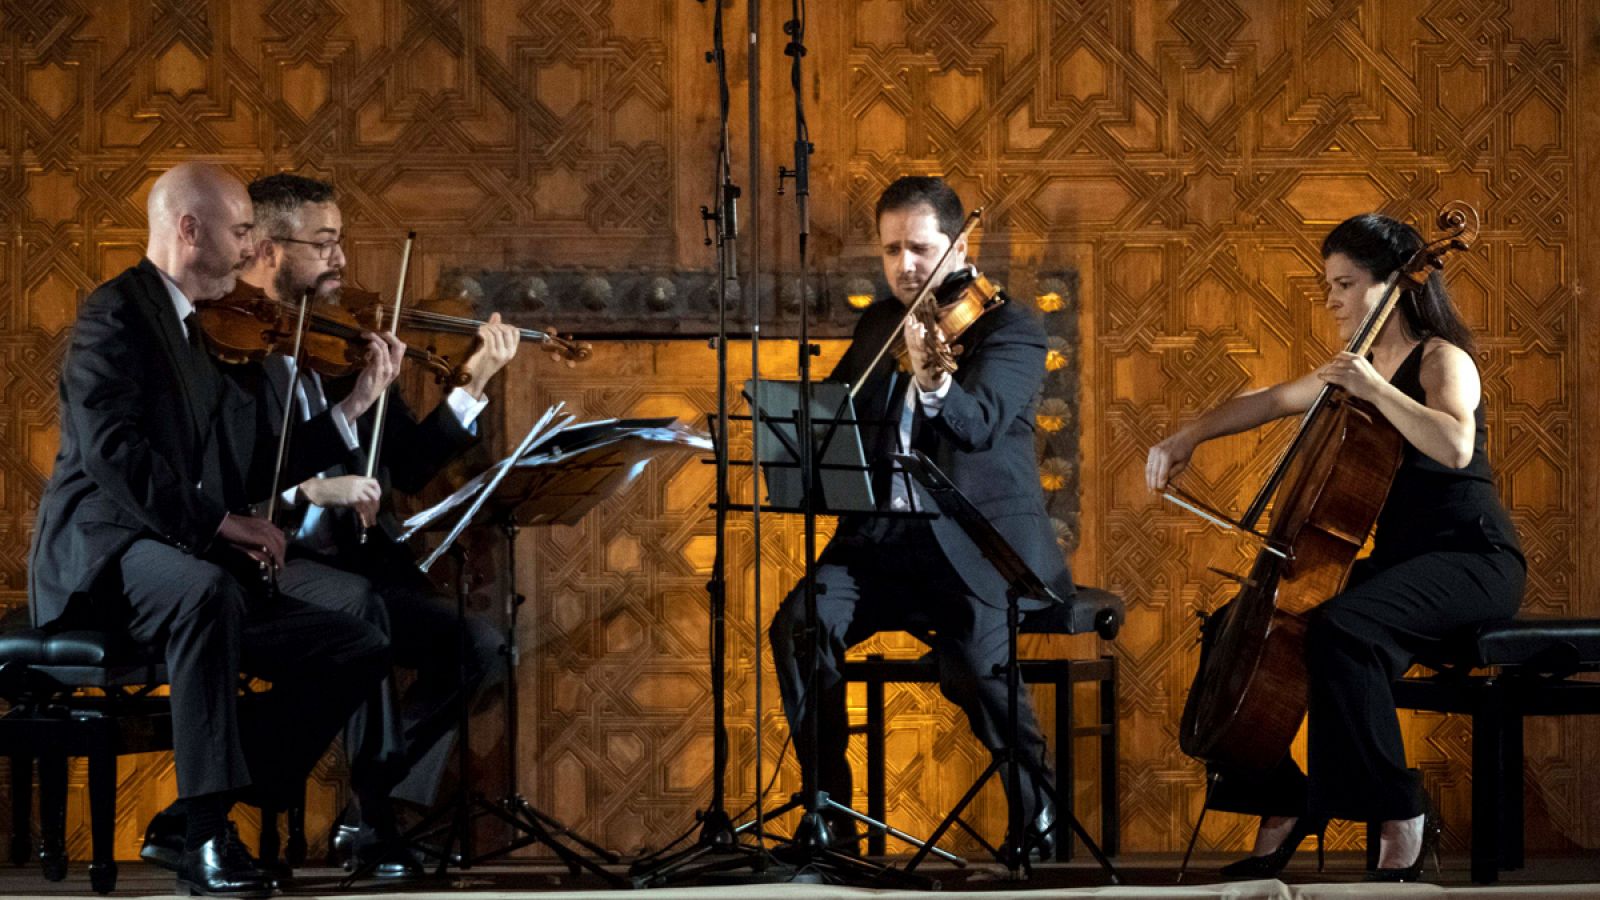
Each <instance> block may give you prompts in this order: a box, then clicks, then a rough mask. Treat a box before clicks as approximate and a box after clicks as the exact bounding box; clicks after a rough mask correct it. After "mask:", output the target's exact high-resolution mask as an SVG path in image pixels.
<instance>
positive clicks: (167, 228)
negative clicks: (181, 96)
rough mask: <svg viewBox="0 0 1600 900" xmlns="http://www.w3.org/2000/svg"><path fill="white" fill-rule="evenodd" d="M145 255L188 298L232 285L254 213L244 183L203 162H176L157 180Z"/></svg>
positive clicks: (246, 253)
mask: <svg viewBox="0 0 1600 900" xmlns="http://www.w3.org/2000/svg"><path fill="white" fill-rule="evenodd" d="M148 212H149V217H150V241H149V245H148V247H147V249H146V255H147V256H149V257H150V261H151V262H153V263H155V264H156V265H157V266H158V267H159V268H160V269H161V270H162V271H163V272H166V273H167V275H169V276H171V278H172V280H173V281H175V282H177V284H178V287H179V288H181V289H182V290H183V292H184V294H186V295H188V297H189V299H190V300H211V299H215V298H217V297H220V296H222V295H224V294H226V293H228V292H229V291H231V290H233V285H234V280H235V278H236V277H237V276H238V273H239V269H240V268H241V267H243V265H244V264H245V263H246V262H248V261H249V259H250V252H251V242H250V232H251V228H252V226H253V216H252V212H251V207H250V195H249V194H248V193H247V192H246V191H245V187H244V184H243V183H242V182H240V181H239V179H237V178H234V177H233V176H232V175H229V174H228V173H227V172H224V171H223V170H221V169H219V168H217V167H216V166H213V165H209V164H207V163H194V162H189V163H180V164H179V165H177V166H176V167H174V168H172V169H171V170H169V171H168V172H167V173H166V174H164V175H162V176H161V177H160V178H158V179H156V183H155V185H154V186H153V187H151V189H150V200H149V204H148Z"/></svg>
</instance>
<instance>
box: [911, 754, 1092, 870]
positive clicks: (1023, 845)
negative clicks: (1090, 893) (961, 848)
mask: <svg viewBox="0 0 1600 900" xmlns="http://www.w3.org/2000/svg"><path fill="white" fill-rule="evenodd" d="M1013 760H1014V755H1013V751H1010V750H1005V751H1001V752H1000V753H998V754H996V755H995V757H994V759H993V760H992V761H991V762H990V763H989V767H988V768H986V769H984V770H983V774H982V775H979V776H978V779H977V780H976V781H974V782H973V783H972V787H969V788H967V792H966V793H965V794H963V795H962V797H961V800H960V801H959V802H957V803H956V805H955V808H954V809H952V810H950V814H949V815H947V816H945V817H944V821H943V822H940V823H939V827H938V828H935V829H934V830H933V834H931V835H929V836H928V843H927V845H926V846H924V847H923V848H922V849H920V850H918V851H917V855H915V856H913V857H911V861H910V862H908V863H906V872H908V873H909V872H913V871H915V870H916V868H917V866H919V865H921V864H922V861H923V860H924V859H926V858H927V856H928V853H929V852H930V851H933V850H934V846H933V845H934V844H936V843H938V841H939V839H940V838H941V837H944V833H945V832H946V831H949V830H950V828H951V826H953V825H960V826H961V827H962V828H965V829H967V831H968V833H972V830H971V828H970V827H969V826H968V825H967V823H966V821H965V820H963V819H962V818H961V814H962V813H963V812H965V811H966V809H967V806H968V805H969V804H971V803H972V801H973V800H974V799H975V798H976V797H977V796H978V791H980V790H982V788H983V786H984V785H985V784H987V783H988V782H989V779H990V778H993V777H994V776H996V775H998V774H1000V772H1001V771H1002V770H1003V769H1005V767H1006V766H1009V765H1012V764H1013ZM1021 766H1022V767H1023V768H1024V769H1026V770H1028V772H1029V773H1030V774H1031V775H1032V776H1033V777H1034V778H1035V779H1037V783H1039V784H1047V783H1048V782H1049V779H1048V778H1047V777H1045V772H1044V769H1043V767H1041V766H1039V765H1038V764H1037V763H1034V762H1032V761H1030V760H1026V759H1024V760H1022V762H1021ZM1008 802H1009V801H1008ZM1063 822H1065V823H1066V824H1067V825H1068V827H1070V828H1071V829H1072V831H1073V833H1074V834H1076V835H1077V836H1078V839H1079V840H1081V841H1083V845H1084V846H1085V847H1087V848H1088V850H1089V854H1090V855H1091V856H1093V857H1094V859H1095V862H1098V863H1099V864H1100V868H1102V869H1104V870H1105V872H1106V875H1107V876H1108V877H1109V878H1110V879H1111V883H1112V884H1121V883H1122V879H1121V877H1120V876H1119V875H1118V874H1117V869H1116V867H1115V866H1113V865H1112V864H1111V860H1109V859H1107V858H1106V855H1105V854H1104V853H1102V852H1101V850H1100V845H1099V844H1097V843H1095V841H1094V839H1093V838H1091V837H1090V836H1089V832H1087V831H1085V830H1084V827H1083V823H1081V822H1079V821H1078V817H1077V816H1075V815H1073V813H1072V810H1070V809H1058V810H1056V820H1055V821H1054V822H1052V823H1051V824H1050V826H1049V828H1048V829H1047V831H1049V830H1054V829H1057V828H1060V827H1061V824H1062V823H1063ZM1027 830H1028V829H1027V824H1026V823H1023V826H1022V828H1021V833H1020V834H1018V833H1017V832H1016V831H1013V833H1012V834H1011V835H1010V840H1008V841H1006V843H1005V844H1004V845H1003V846H1001V847H999V848H998V849H996V848H990V849H991V852H993V854H994V857H995V860H996V861H997V862H999V863H1000V864H1001V865H1003V866H1005V867H1006V869H1007V871H1008V872H1009V873H1010V876H1011V878H1012V879H1013V880H1018V881H1020V880H1023V879H1026V878H1028V877H1030V876H1031V874H1032V864H1031V862H1030V861H1029V858H1028V857H1029V855H1030V854H1031V852H1032V849H1031V848H1030V847H1029V846H1028V835H1027ZM973 836H974V837H977V835H976V834H974V835H973ZM980 842H981V839H980ZM984 846H986V847H988V846H989V845H988V844H987V843H984Z"/></svg>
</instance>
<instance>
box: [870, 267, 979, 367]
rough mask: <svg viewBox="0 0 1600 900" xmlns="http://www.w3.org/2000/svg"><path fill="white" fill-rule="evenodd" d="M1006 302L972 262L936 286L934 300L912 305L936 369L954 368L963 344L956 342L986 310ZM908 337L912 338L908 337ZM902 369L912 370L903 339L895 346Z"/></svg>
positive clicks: (926, 349) (925, 353)
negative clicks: (971, 264)
mask: <svg viewBox="0 0 1600 900" xmlns="http://www.w3.org/2000/svg"><path fill="white" fill-rule="evenodd" d="M1005 302H1006V297H1005V295H1004V294H1002V293H1000V289H999V288H998V287H995V285H994V283H993V282H991V281H990V280H989V279H987V278H985V277H984V276H983V275H982V274H981V273H979V272H978V270H977V269H976V268H975V267H973V266H967V267H966V268H965V269H962V270H961V271H959V272H953V273H951V274H950V275H949V276H948V277H946V278H945V280H944V283H943V284H941V285H939V287H938V288H937V289H935V290H934V292H933V295H932V298H931V302H927V301H925V302H923V303H920V304H918V305H917V306H915V307H913V308H912V317H913V318H915V319H916V320H917V322H919V323H920V324H921V325H922V328H923V333H922V344H923V351H924V356H925V357H926V358H927V359H928V360H929V368H931V369H932V370H933V371H934V372H935V373H942V372H954V371H955V370H956V357H958V356H960V355H961V351H962V349H963V348H962V346H961V345H960V344H957V343H954V341H955V340H956V339H957V338H959V337H961V335H962V333H963V332H965V331H966V330H967V329H968V328H971V327H972V325H973V323H975V322H977V321H978V319H979V318H981V317H982V316H983V314H984V313H986V312H988V311H990V310H992V309H995V308H997V307H999V306H1001V305H1003V304H1004V303H1005ZM906 340H907V341H909V340H911V338H909V337H908V338H906ZM894 355H895V359H896V360H897V361H898V362H899V364H900V371H902V372H910V371H911V352H910V350H909V349H908V348H907V347H906V344H905V343H904V342H902V343H901V344H900V345H899V346H897V347H895V348H894Z"/></svg>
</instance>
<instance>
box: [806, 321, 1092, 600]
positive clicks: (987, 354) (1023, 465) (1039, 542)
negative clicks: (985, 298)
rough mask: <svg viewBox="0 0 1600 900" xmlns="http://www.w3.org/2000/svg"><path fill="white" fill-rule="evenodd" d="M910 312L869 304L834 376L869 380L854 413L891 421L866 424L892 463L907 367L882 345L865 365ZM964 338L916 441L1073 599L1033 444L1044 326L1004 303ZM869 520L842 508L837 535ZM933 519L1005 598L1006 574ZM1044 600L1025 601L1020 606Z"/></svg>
mask: <svg viewBox="0 0 1600 900" xmlns="http://www.w3.org/2000/svg"><path fill="white" fill-rule="evenodd" d="M904 314H905V307H904V305H902V304H901V303H900V302H899V301H898V300H896V299H894V298H892V297H891V298H888V299H884V300H879V301H878V302H877V303H874V304H873V305H872V306H870V307H868V308H867V310H866V311H865V312H864V313H862V315H861V320H860V321H859V322H857V323H856V329H855V334H854V335H853V336H852V339H851V342H850V347H849V349H848V350H846V351H845V354H844V356H843V358H841V359H840V360H839V364H838V365H837V366H835V367H834V370H833V372H832V374H830V375H829V376H828V379H829V380H830V381H844V382H848V383H850V384H856V383H858V382H861V381H862V380H863V379H865V382H866V383H865V384H863V385H862V386H861V389H860V391H859V392H858V393H857V395H856V416H857V418H859V419H862V420H882V421H883V423H884V424H883V425H881V426H870V425H869V426H864V427H863V429H862V432H863V434H862V441H863V444H864V446H865V447H866V448H867V451H868V454H869V456H870V457H871V458H870V459H869V462H870V463H871V464H872V465H873V466H875V467H881V466H886V465H890V464H892V461H891V460H889V458H888V454H889V453H891V452H893V451H894V449H895V435H894V433H893V432H896V431H898V423H899V420H900V415H901V409H902V407H901V404H902V403H903V402H904V400H905V387H906V379H908V378H909V377H910V376H907V375H902V374H899V373H896V371H895V367H894V357H893V355H892V354H885V356H884V359H883V360H882V361H880V362H879V363H878V365H877V366H875V367H874V368H873V370H872V371H871V372H870V373H867V372H865V371H864V370H865V368H866V366H867V364H868V363H869V362H871V360H872V355H873V354H874V353H876V352H877V350H878V348H879V347H880V346H882V345H883V342H884V341H885V340H886V339H887V338H888V336H889V334H890V333H891V332H892V331H893V330H894V328H895V326H896V325H897V324H898V323H899V321H900V318H901V316H903V315H904ZM957 343H959V344H960V345H961V346H962V347H963V348H964V351H963V353H962V355H961V356H960V357H958V358H957V360H956V362H957V369H956V372H955V375H954V376H953V383H952V384H951V385H950V390H949V393H948V394H946V395H945V398H944V406H943V408H942V409H941V411H940V414H939V415H937V416H932V417H924V416H923V414H922V410H921V407H920V405H919V406H918V408H917V412H916V414H915V417H914V420H913V428H912V434H913V439H912V443H913V445H914V446H915V447H916V448H917V449H920V450H922V451H923V452H924V453H926V454H927V455H928V457H929V458H930V459H931V460H933V462H934V464H935V465H937V466H938V467H939V468H940V469H941V470H943V471H944V473H945V474H946V475H948V476H950V480H951V481H953V482H954V483H955V485H956V487H957V488H959V489H960V490H961V492H962V493H963V494H965V495H966V496H967V498H968V499H970V500H971V501H972V503H973V505H975V506H977V508H978V510H979V511H980V512H982V513H983V514H984V515H985V516H986V517H987V518H988V519H989V521H991V522H993V523H994V526H995V528H996V529H998V530H999V531H1000V533H1001V534H1002V535H1003V536H1004V537H1005V538H1006V540H1007V541H1008V542H1009V543H1010V544H1011V546H1012V547H1013V548H1015V549H1016V551H1017V552H1018V553H1019V554H1021V556H1022V558H1023V559H1024V560H1026V561H1027V563H1028V565H1029V566H1030V567H1031V568H1032V569H1033V571H1034V573H1035V574H1037V575H1038V576H1039V578H1040V579H1041V580H1043V581H1044V583H1045V584H1047V585H1050V586H1051V587H1052V588H1054V589H1055V591H1056V592H1057V593H1058V594H1060V595H1061V597H1062V598H1063V599H1069V598H1071V597H1072V595H1073V586H1072V576H1071V574H1070V573H1069V572H1068V570H1067V565H1066V561H1065V559H1064V558H1063V556H1062V553H1061V548H1060V547H1059V545H1057V544H1056V539H1055V530H1054V528H1052V527H1051V524H1050V516H1049V514H1048V513H1047V512H1046V511H1045V505H1044V490H1043V488H1042V487H1041V486H1040V484H1039V463H1038V458H1037V451H1036V450H1035V447H1034V421H1033V418H1034V409H1035V406H1036V404H1037V402H1038V394H1039V389H1040V387H1041V385H1042V384H1043V382H1044V371H1045V369H1044V360H1045V349H1046V343H1045V334H1044V329H1043V328H1041V327H1040V326H1039V323H1038V321H1037V320H1036V319H1035V318H1034V316H1033V313H1032V312H1030V311H1029V310H1027V309H1026V308H1024V307H1021V306H1018V305H1017V304H1015V303H1006V304H1005V305H1004V306H1001V307H999V308H997V309H994V310H991V311H990V312H988V313H986V314H984V315H983V317H982V318H980V319H979V320H978V321H977V322H976V323H974V324H973V325H972V327H971V328H969V329H968V330H967V331H966V333H964V334H963V335H962V336H961V339H960V340H959V341H957ZM901 477H903V476H901ZM918 492H919V494H920V495H921V496H920V504H921V506H922V508H924V509H928V510H936V509H937V507H936V506H935V505H934V503H933V501H932V500H931V499H930V498H929V497H928V496H927V495H926V493H922V492H921V489H920V488H918ZM880 499H882V498H880ZM868 522H869V519H868V517H866V516H863V515H854V516H847V517H845V519H844V520H843V521H842V522H840V525H839V531H838V533H837V535H836V537H835V540H842V541H847V542H859V541H861V540H863V539H864V538H863V531H864V530H865V529H866V528H867V526H868ZM931 525H932V528H933V534H934V537H935V538H936V539H937V540H938V542H939V547H940V549H941V550H942V551H943V552H944V554H945V557H946V558H947V559H949V560H950V562H951V564H952V565H954V566H955V568H956V569H957V570H958V571H959V572H961V575H962V578H963V579H965V581H966V582H967V587H968V588H970V589H971V591H972V593H974V594H976V595H977V596H978V597H979V598H981V599H982V600H983V601H984V602H985V603H988V604H990V605H992V606H1004V605H1005V602H1006V584H1005V581H1004V580H1003V579H1002V578H1001V577H1000V574H999V573H998V572H996V571H995V569H994V566H993V565H991V564H990V563H989V562H988V561H987V560H985V559H984V558H983V554H982V553H981V552H980V551H979V550H978V547H977V545H976V544H974V543H973V542H972V539H971V538H969V537H967V534H966V532H965V531H963V530H962V529H961V527H960V526H959V525H958V524H956V522H955V521H954V520H952V519H948V518H945V517H942V516H941V517H940V518H937V519H934V520H933V521H932V522H931ZM1040 605H1041V604H1036V603H1027V602H1025V603H1024V604H1023V607H1024V608H1025V609H1035V608H1038V607H1039V606H1040Z"/></svg>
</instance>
